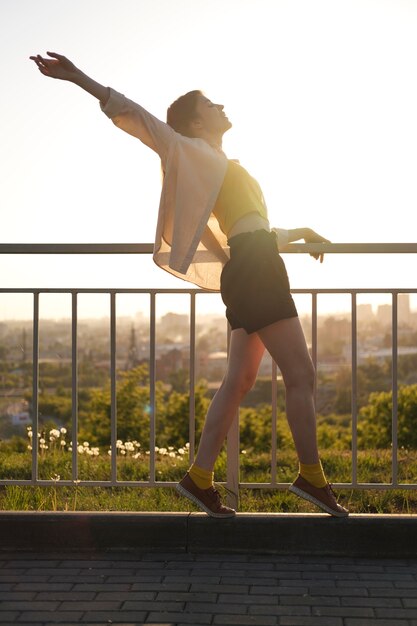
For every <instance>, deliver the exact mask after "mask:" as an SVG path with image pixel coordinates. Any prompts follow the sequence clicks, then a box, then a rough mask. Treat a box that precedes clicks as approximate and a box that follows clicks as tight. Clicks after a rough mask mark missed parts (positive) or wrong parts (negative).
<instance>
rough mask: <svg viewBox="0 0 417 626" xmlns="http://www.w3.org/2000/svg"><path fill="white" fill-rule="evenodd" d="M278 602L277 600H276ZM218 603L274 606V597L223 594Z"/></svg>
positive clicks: (220, 595)
mask: <svg viewBox="0 0 417 626" xmlns="http://www.w3.org/2000/svg"><path fill="white" fill-rule="evenodd" d="M275 600H276V601H277V598H275ZM218 602H236V603H242V604H273V596H270V595H256V594H250V595H246V594H238V593H221V594H219V597H218Z"/></svg>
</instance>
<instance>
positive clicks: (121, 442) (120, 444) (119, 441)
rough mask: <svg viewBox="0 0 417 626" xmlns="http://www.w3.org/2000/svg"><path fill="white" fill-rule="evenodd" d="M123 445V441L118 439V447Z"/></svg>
mask: <svg viewBox="0 0 417 626" xmlns="http://www.w3.org/2000/svg"><path fill="white" fill-rule="evenodd" d="M122 446H123V441H122V440H121V439H118V440H117V441H116V448H121V447H122Z"/></svg>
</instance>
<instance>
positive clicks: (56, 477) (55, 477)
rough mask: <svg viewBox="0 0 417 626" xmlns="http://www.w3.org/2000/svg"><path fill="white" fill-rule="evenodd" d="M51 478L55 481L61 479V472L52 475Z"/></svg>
mask: <svg viewBox="0 0 417 626" xmlns="http://www.w3.org/2000/svg"><path fill="white" fill-rule="evenodd" d="M51 480H53V481H54V483H55V482H57V481H58V480H61V476H60V475H59V474H54V475H53V476H51Z"/></svg>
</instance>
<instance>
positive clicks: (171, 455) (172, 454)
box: [169, 452, 177, 459]
mask: <svg viewBox="0 0 417 626" xmlns="http://www.w3.org/2000/svg"><path fill="white" fill-rule="evenodd" d="M169 456H170V457H171V458H172V459H175V457H176V456H177V455H176V454H175V452H169Z"/></svg>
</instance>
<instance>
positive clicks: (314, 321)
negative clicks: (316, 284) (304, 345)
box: [311, 291, 317, 404]
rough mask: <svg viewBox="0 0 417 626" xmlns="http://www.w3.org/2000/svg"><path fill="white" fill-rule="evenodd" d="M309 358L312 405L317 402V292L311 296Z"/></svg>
mask: <svg viewBox="0 0 417 626" xmlns="http://www.w3.org/2000/svg"><path fill="white" fill-rule="evenodd" d="M311 358H312V361H313V366H314V371H315V372H316V375H315V377H314V403H315V404H316V400H317V292H315V291H314V292H312V294H311Z"/></svg>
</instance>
